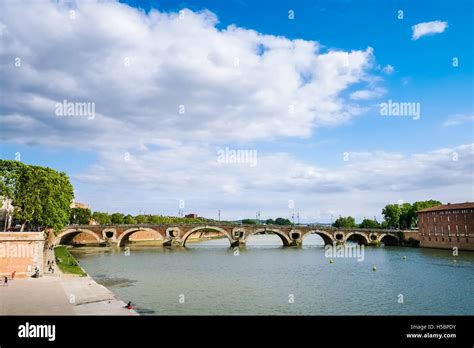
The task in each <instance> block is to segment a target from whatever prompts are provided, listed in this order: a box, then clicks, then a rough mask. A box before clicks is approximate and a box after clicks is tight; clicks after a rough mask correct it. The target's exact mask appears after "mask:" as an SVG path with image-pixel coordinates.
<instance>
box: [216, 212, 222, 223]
mask: <svg viewBox="0 0 474 348" xmlns="http://www.w3.org/2000/svg"><path fill="white" fill-rule="evenodd" d="M217 215H218V216H219V222H221V210H220V209H219V212H218V214H217Z"/></svg>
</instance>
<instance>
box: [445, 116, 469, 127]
mask: <svg viewBox="0 0 474 348" xmlns="http://www.w3.org/2000/svg"><path fill="white" fill-rule="evenodd" d="M472 121H474V115H461V114H456V115H451V116H449V117H448V118H447V119H446V120H445V121H444V122H443V127H453V126H459V125H461V124H464V123H470V122H472Z"/></svg>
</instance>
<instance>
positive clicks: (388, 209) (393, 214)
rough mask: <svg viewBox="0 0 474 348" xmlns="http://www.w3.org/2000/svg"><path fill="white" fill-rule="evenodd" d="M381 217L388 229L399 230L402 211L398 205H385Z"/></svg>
mask: <svg viewBox="0 0 474 348" xmlns="http://www.w3.org/2000/svg"><path fill="white" fill-rule="evenodd" d="M382 215H383V217H384V219H385V221H386V222H387V225H388V227H389V228H399V227H400V216H401V215H402V210H401V208H400V205H398V204H387V205H386V206H385V208H383V210H382Z"/></svg>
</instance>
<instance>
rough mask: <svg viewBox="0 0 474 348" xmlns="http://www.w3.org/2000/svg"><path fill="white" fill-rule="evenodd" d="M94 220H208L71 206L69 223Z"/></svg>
mask: <svg viewBox="0 0 474 348" xmlns="http://www.w3.org/2000/svg"><path fill="white" fill-rule="evenodd" d="M91 221H95V222H96V223H98V224H99V225H110V224H114V225H122V224H127V225H136V224H180V223H182V224H193V223H202V222H206V221H209V220H208V219H205V218H200V217H198V218H186V217H177V216H163V215H153V214H140V215H135V216H133V215H130V214H127V215H125V214H122V213H112V214H109V213H106V212H100V211H94V212H92V211H91V210H90V209H89V208H86V209H84V208H72V209H71V214H70V224H71V225H88V224H90V223H91Z"/></svg>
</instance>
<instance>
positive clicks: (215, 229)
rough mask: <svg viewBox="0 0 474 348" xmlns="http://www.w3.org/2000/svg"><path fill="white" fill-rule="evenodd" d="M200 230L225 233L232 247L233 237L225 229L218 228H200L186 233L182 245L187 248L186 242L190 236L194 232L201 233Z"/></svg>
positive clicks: (182, 238)
mask: <svg viewBox="0 0 474 348" xmlns="http://www.w3.org/2000/svg"><path fill="white" fill-rule="evenodd" d="M200 230H214V231H217V232H221V233H223V234H224V235H225V236H226V237H227V239H228V240H229V243H230V244H231V245H232V242H233V239H232V236H231V235H230V234H229V232H227V231H226V230H225V229H223V228H220V227H216V226H198V227H194V228H192V229H190V230H189V231H188V232H186V233H185V234H184V235H183V236H182V237H181V245H182V246H183V247H184V246H186V241H187V240H188V238H189V236H190V235H192V234H193V233H194V232H197V231H200Z"/></svg>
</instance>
